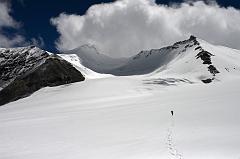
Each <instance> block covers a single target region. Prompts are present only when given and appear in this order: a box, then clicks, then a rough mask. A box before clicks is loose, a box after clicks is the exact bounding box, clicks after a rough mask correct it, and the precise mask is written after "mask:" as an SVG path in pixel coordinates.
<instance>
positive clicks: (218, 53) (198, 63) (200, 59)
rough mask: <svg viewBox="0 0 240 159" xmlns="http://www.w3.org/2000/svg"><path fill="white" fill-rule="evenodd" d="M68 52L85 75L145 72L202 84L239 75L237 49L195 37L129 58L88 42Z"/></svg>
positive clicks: (125, 74)
mask: <svg viewBox="0 0 240 159" xmlns="http://www.w3.org/2000/svg"><path fill="white" fill-rule="evenodd" d="M69 53H76V55H77V56H78V57H79V60H76V62H75V63H74V64H75V65H78V66H79V68H80V70H81V71H83V72H84V70H86V71H85V72H86V74H93V72H91V70H93V71H94V72H95V73H94V74H96V72H98V73H105V74H113V75H117V76H129V75H146V74H148V75H147V76H149V75H150V76H152V78H159V77H164V78H171V77H174V78H175V77H176V78H184V79H188V80H191V81H193V82H198V81H203V82H204V83H210V82H212V81H213V80H223V79H226V78H233V77H234V76H240V63H239V61H240V51H239V50H234V49H230V48H226V47H222V46H214V45H212V44H210V43H207V42H205V41H203V40H201V39H198V38H196V37H194V36H191V37H190V38H189V39H188V40H184V41H180V42H177V43H175V44H173V45H171V46H168V47H164V48H161V49H153V50H149V51H141V52H140V53H139V54H137V55H136V56H133V57H130V58H129V59H120V60H119V59H112V58H109V57H107V56H105V55H102V54H99V53H98V52H97V50H96V49H95V48H94V47H90V46H87V45H86V46H83V47H80V48H78V49H75V50H72V51H70V52H68V53H67V54H69ZM60 56H62V57H63V58H64V56H70V55H60ZM71 56H75V55H71ZM65 59H66V58H65ZM75 59H76V58H75ZM68 61H70V60H68ZM70 62H71V61H70ZM76 63H78V64H76ZM93 78H94V76H93Z"/></svg>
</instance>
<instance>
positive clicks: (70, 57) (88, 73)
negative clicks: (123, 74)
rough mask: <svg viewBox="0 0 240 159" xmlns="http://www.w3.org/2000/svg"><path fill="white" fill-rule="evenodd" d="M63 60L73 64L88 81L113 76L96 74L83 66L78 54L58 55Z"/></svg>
mask: <svg viewBox="0 0 240 159" xmlns="http://www.w3.org/2000/svg"><path fill="white" fill-rule="evenodd" d="M58 56H60V57H61V58H63V59H64V60H66V61H68V62H69V63H71V64H72V65H73V66H74V67H75V68H76V69H77V70H79V71H80V72H81V73H82V74H83V75H84V77H85V78H87V79H96V78H105V77H109V76H112V75H110V74H102V73H97V72H94V71H93V70H91V69H89V68H87V67H85V66H83V65H82V62H81V61H80V59H79V57H78V56H77V55H76V54H58Z"/></svg>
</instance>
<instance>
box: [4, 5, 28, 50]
mask: <svg viewBox="0 0 240 159" xmlns="http://www.w3.org/2000/svg"><path fill="white" fill-rule="evenodd" d="M10 12H11V9H10V5H9V4H8V3H7V2H0V47H13V46H16V45H22V44H24V43H25V38H24V37H23V36H21V35H11V36H8V35H6V34H4V28H11V29H18V28H19V27H20V24H19V23H18V22H16V21H15V20H14V19H13V18H12V17H11V15H10Z"/></svg>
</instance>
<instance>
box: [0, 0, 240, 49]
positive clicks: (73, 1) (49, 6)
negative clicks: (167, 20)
mask: <svg viewBox="0 0 240 159" xmlns="http://www.w3.org/2000/svg"><path fill="white" fill-rule="evenodd" d="M108 2H112V1H111V0H87V1H85V0H84V1H82V0H57V1H53V0H34V1H33V0H12V1H11V12H10V15H11V17H12V18H13V19H14V20H15V21H16V22H18V23H19V24H20V25H21V26H20V27H18V29H15V28H14V29H12V28H8V27H4V28H3V29H1V30H0V31H1V32H2V34H4V35H6V36H11V35H12V34H19V35H22V36H23V37H24V38H25V41H31V39H33V38H35V39H36V40H37V41H39V43H41V41H42V45H41V47H43V49H46V50H49V51H57V49H56V45H55V41H56V40H57V39H58V38H59V36H60V34H61V33H59V32H57V30H56V27H55V26H53V25H52V24H51V23H50V19H51V18H53V17H58V16H59V14H60V13H66V14H67V15H70V14H76V15H84V14H85V12H86V11H87V9H88V8H89V7H90V6H92V5H94V4H99V3H108ZM156 3H157V4H167V5H168V4H172V3H182V1H180V0H171V1H168V0H157V1H156ZM217 3H218V4H219V5H220V6H223V7H228V6H232V7H234V8H237V9H239V8H240V2H239V0H217ZM43 42H44V45H43Z"/></svg>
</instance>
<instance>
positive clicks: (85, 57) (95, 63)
mask: <svg viewBox="0 0 240 159" xmlns="http://www.w3.org/2000/svg"><path fill="white" fill-rule="evenodd" d="M62 54H76V55H77V56H78V57H79V60H80V63H81V65H83V66H84V67H86V68H89V69H91V70H92V71H94V72H98V73H104V74H108V72H109V71H111V70H112V69H115V68H118V67H120V66H122V65H124V64H125V63H126V61H127V58H117V59H115V58H111V57H109V56H106V55H104V54H100V53H99V52H98V51H97V49H96V48H95V47H94V46H90V45H83V46H81V47H79V48H76V49H74V50H70V51H66V52H64V53H62Z"/></svg>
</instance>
